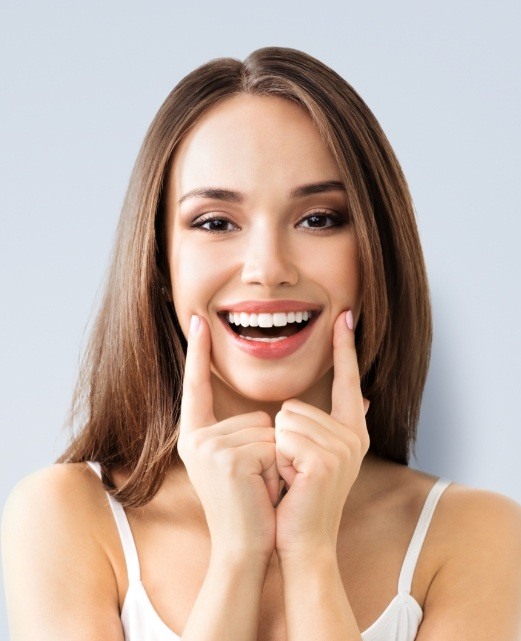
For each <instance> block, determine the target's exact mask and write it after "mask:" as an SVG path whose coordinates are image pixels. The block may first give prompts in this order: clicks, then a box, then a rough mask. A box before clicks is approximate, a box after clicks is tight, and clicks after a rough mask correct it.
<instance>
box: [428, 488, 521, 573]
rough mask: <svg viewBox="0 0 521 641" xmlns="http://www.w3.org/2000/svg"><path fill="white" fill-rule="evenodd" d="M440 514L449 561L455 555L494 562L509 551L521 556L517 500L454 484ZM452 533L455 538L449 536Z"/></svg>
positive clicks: (441, 503) (448, 491) (520, 528)
mask: <svg viewBox="0 0 521 641" xmlns="http://www.w3.org/2000/svg"><path fill="white" fill-rule="evenodd" d="M437 512H438V514H437V526H438V529H439V530H440V534H441V531H442V530H444V531H445V536H444V537H443V538H444V539H445V545H444V546H443V549H444V550H445V552H446V559H447V560H448V559H449V558H450V557H451V556H453V555H454V554H457V556H473V555H475V554H479V555H480V557H481V558H482V559H483V560H486V559H487V558H490V559H492V558H497V557H496V553H497V552H498V551H500V550H501V551H502V552H503V555H504V553H505V552H506V551H507V550H509V549H510V551H511V552H512V554H515V553H517V554H521V505H519V504H518V503H517V502H516V501H514V500H513V499H511V498H508V497H506V496H503V495H501V494H498V493H496V492H491V491H489V490H480V489H475V488H471V487H467V486H465V485H459V484H457V483H452V484H451V485H450V486H449V487H448V488H447V489H446V490H445V492H444V495H443V497H442V499H441V500H440V503H439V506H438V508H437ZM449 531H450V534H451V536H447V532H449ZM485 543H486V545H484V544H485ZM520 568H521V566H520Z"/></svg>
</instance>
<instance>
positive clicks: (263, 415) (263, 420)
mask: <svg viewBox="0 0 521 641" xmlns="http://www.w3.org/2000/svg"><path fill="white" fill-rule="evenodd" d="M253 418H254V420H255V422H256V424H257V425H258V426H259V427H271V418H270V415H269V414H268V413H267V412H263V411H262V410H258V411H257V412H253Z"/></svg>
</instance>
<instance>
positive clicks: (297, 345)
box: [166, 94, 360, 406]
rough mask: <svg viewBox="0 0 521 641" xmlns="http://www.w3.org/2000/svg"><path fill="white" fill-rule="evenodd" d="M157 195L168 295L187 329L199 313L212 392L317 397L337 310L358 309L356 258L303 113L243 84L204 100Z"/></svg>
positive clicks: (325, 381) (326, 391) (321, 151)
mask: <svg viewBox="0 0 521 641" xmlns="http://www.w3.org/2000/svg"><path fill="white" fill-rule="evenodd" d="M166 202H167V221H166V222H167V234H166V236H167V252H168V263H169V269H170V278H171V283H172V296H173V301H174V306H175V309H176V312H177V316H178V318H179V322H180V324H181V328H182V330H183V332H184V334H185V336H187V335H188V327H189V324H190V317H191V315H192V314H198V315H200V316H203V317H204V318H205V319H206V320H207V321H208V324H209V326H210V331H211V337H212V371H213V376H214V379H213V380H214V383H215V386H216V387H219V394H220V395H222V394H224V395H226V394H228V395H229V396H230V398H231V397H233V396H234V397H235V398H240V397H242V398H244V399H248V400H249V401H255V402H257V403H260V402H273V401H283V400H285V399H287V398H290V397H294V396H299V397H301V398H308V399H313V402H314V403H315V404H316V405H326V406H327V403H328V402H329V397H330V393H331V381H332V371H331V370H332V364H333V347H332V336H333V324H334V322H335V320H336V318H337V317H338V315H339V314H340V312H341V311H343V310H346V309H351V310H352V311H353V314H354V316H355V319H357V318H358V315H359V312H360V309H359V299H360V296H359V267H358V260H357V252H356V245H355V238H354V231H353V229H352V226H351V224H350V218H349V211H348V203H347V197H346V194H345V192H344V190H343V188H342V184H341V182H340V174H339V170H338V167H337V165H336V163H335V161H334V159H333V157H332V155H331V153H330V151H329V149H328V148H327V146H326V144H325V143H324V141H323V140H322V138H321V137H320V134H319V132H318V130H317V128H316V126H315V125H314V123H313V122H312V120H311V118H310V116H309V115H308V114H307V113H306V112H305V111H304V110H303V109H302V108H300V107H298V106H297V105H295V104H294V103H292V102H289V101H288V100H285V99H282V98H277V97H266V96H251V95H247V94H240V95H238V96H234V97H233V98H229V99H227V100H225V101H224V102H222V103H220V104H219V105H217V106H215V107H213V108H212V109H210V110H209V111H208V112H207V113H206V114H205V116H204V117H203V118H202V119H201V120H200V121H199V122H198V123H197V124H196V125H195V126H194V127H193V128H192V129H190V130H189V132H188V134H187V135H186V136H185V137H184V138H183V140H182V142H181V143H180V145H179V146H178V148H177V150H176V152H175V157H174V162H173V165H172V169H171V172H170V175H169V177H168V185H167V201H166ZM270 312H273V313H275V315H273V314H271V313H270ZM306 312H310V313H309V314H308V320H307V321H306V315H307V314H306ZM230 313H231V316H230ZM300 316H302V320H301V318H300ZM231 319H233V321H234V322H232V323H231V324H230V320H231ZM299 320H300V321H301V322H300V323H299V322H298V321H299ZM270 323H271V324H274V325H275V327H271V328H270V327H265V328H263V327H262V325H266V326H269V325H270ZM243 325H247V326H246V327H243ZM259 325H260V326H261V327H259ZM303 326H305V329H302V330H301V329H300V328H301V327H303ZM322 397H323V398H322ZM326 397H327V398H326Z"/></svg>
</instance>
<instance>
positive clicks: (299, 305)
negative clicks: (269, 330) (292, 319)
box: [217, 300, 321, 333]
mask: <svg viewBox="0 0 521 641" xmlns="http://www.w3.org/2000/svg"><path fill="white" fill-rule="evenodd" d="M320 309H321V307H320V305H317V304H316V303H306V302H305V301H300V300H245V301H241V302H240V303H230V304H229V305H221V306H220V307H219V309H218V310H217V313H219V314H222V313H223V312H236V313H238V312H245V313H246V314H262V313H269V312H306V311H307V312H318V311H320ZM299 333H300V332H299Z"/></svg>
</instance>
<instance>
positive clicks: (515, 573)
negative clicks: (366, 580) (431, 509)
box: [416, 488, 521, 641]
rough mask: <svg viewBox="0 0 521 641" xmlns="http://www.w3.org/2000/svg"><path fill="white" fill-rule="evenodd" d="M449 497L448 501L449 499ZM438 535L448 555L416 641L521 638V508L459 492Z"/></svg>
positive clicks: (432, 588)
mask: <svg viewBox="0 0 521 641" xmlns="http://www.w3.org/2000/svg"><path fill="white" fill-rule="evenodd" d="M447 498H448V497H447ZM439 509H440V510H444V511H443V514H440V515H439V516H440V517H442V518H440V519H439V522H441V525H442V526H444V527H443V532H441V531H440V529H441V528H438V530H437V532H438V534H436V531H435V532H434V533H433V534H434V536H436V537H437V538H436V540H435V544H437V545H438V546H439V549H440V550H442V551H443V557H444V558H443V561H442V564H441V567H440V569H439V571H438V572H437V573H436V575H435V577H434V579H433V581H432V583H431V585H430V587H429V590H428V592H427V597H426V600H425V606H424V618H423V621H422V623H421V625H420V629H419V631H418V635H417V637H416V639H417V641H438V640H439V639H443V640H444V641H490V639H501V641H519V639H521V507H520V506H519V505H517V504H516V503H515V502H514V501H512V500H510V499H507V498H505V497H503V496H499V495H497V494H493V493H491V492H482V491H477V490H469V489H467V488H460V489H459V490H458V491H457V492H455V493H453V494H452V498H451V501H445V502H444V507H442V505H441V504H440V508H439Z"/></svg>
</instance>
